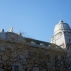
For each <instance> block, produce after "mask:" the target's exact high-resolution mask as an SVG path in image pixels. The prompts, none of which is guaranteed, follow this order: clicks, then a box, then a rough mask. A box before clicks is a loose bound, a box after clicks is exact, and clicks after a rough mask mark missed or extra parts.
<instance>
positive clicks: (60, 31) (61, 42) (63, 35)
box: [51, 20, 71, 48]
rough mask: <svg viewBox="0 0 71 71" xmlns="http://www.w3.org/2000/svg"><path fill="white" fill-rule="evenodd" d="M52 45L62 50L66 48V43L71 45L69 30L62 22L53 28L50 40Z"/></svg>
mask: <svg viewBox="0 0 71 71" xmlns="http://www.w3.org/2000/svg"><path fill="white" fill-rule="evenodd" d="M51 43H54V44H56V45H58V46H60V47H62V48H66V45H67V43H71V28H70V26H69V25H68V24H67V23H64V22H63V21H62V20H60V21H59V23H58V24H57V25H56V26H55V28H54V36H53V37H52V38H51Z"/></svg>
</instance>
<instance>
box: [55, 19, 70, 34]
mask: <svg viewBox="0 0 71 71" xmlns="http://www.w3.org/2000/svg"><path fill="white" fill-rule="evenodd" d="M62 30H64V31H67V30H71V29H70V26H69V25H68V24H67V23H64V22H63V21H62V20H60V21H59V23H58V24H57V25H56V26H55V28H54V35H55V34H57V33H59V32H60V31H62Z"/></svg>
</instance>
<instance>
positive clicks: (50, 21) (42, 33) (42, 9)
mask: <svg viewBox="0 0 71 71" xmlns="http://www.w3.org/2000/svg"><path fill="white" fill-rule="evenodd" d="M59 13H60V14H61V16H60V15H59ZM60 19H62V20H63V21H64V22H67V23H68V24H69V25H70V26H71V0H0V29H2V28H4V29H5V31H9V29H10V27H13V28H14V29H13V30H14V32H16V33H18V32H20V31H21V32H25V36H27V37H31V38H34V39H38V40H42V41H47V42H50V39H51V37H52V36H53V32H54V27H55V25H56V24H57V23H58V21H59V20H60Z"/></svg>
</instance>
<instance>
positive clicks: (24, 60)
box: [0, 33, 71, 71]
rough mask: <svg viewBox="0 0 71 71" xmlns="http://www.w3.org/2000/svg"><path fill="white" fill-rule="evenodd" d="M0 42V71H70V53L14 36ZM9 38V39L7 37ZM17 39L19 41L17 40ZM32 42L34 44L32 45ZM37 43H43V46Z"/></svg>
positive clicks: (46, 44)
mask: <svg viewBox="0 0 71 71" xmlns="http://www.w3.org/2000/svg"><path fill="white" fill-rule="evenodd" d="M6 34H7V36H8V38H7V39H6V40H2V39H1V40H0V71H70V70H71V65H70V64H71V63H70V62H71V55H70V51H68V52H67V50H64V49H61V48H60V47H58V46H56V45H54V44H50V43H48V42H42V41H38V40H34V39H30V38H23V40H22V38H21V39H20V38H19V35H17V36H16V38H15V37H14V36H15V34H13V35H12V37H11V36H10V34H8V33H6ZM9 36H10V37H9ZM18 39H19V40H18ZM32 41H34V42H36V44H32V43H31V42H32ZM39 43H43V44H44V46H42V45H40V44H39Z"/></svg>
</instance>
